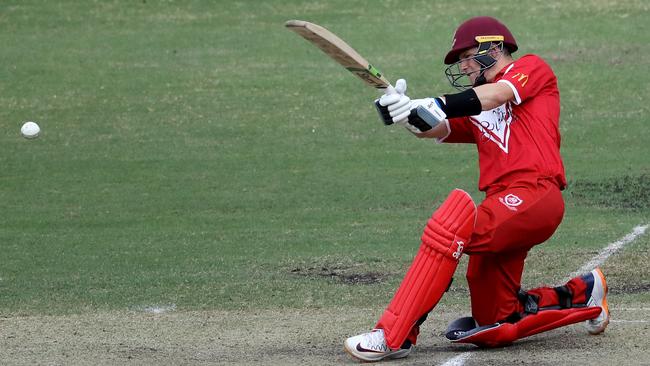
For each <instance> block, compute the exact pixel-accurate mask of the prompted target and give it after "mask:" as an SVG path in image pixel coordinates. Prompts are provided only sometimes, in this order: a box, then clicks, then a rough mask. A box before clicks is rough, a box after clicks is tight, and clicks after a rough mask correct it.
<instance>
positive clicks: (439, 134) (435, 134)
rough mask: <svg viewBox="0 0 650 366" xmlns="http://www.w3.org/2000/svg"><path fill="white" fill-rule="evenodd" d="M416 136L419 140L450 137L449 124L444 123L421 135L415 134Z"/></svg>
mask: <svg viewBox="0 0 650 366" xmlns="http://www.w3.org/2000/svg"><path fill="white" fill-rule="evenodd" d="M414 135H415V136H417V137H419V138H426V139H441V138H443V137H445V136H447V135H449V127H448V126H447V123H445V122H442V123H440V124H438V125H437V126H436V127H434V128H432V129H430V130H428V131H425V132H421V133H414Z"/></svg>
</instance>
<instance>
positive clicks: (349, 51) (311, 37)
mask: <svg viewBox="0 0 650 366" xmlns="http://www.w3.org/2000/svg"><path fill="white" fill-rule="evenodd" d="M285 26H286V27H287V28H289V29H290V30H292V31H294V32H296V33H297V34H298V35H300V36H301V37H303V38H305V39H306V40H308V41H309V42H311V43H312V44H313V45H315V46H316V47H318V48H320V49H321V50H322V51H323V52H324V53H325V54H326V55H328V56H329V57H331V58H332V59H333V60H334V61H336V62H337V63H339V64H340V65H341V66H343V67H345V68H346V69H348V71H350V72H351V73H353V74H354V75H356V76H357V77H359V79H361V80H363V81H364V82H365V83H366V84H368V85H370V86H372V87H374V88H377V89H385V88H387V87H388V86H390V82H389V81H388V80H387V79H386V78H385V77H384V75H382V73H381V72H380V71H379V70H377V68H375V67H374V66H372V65H371V64H370V63H369V62H368V61H367V60H366V59H365V58H364V57H363V56H361V55H360V54H359V53H358V52H357V51H355V50H354V48H352V47H351V46H350V45H349V44H347V43H346V42H345V41H343V40H342V39H341V38H339V37H338V36H337V35H336V34H334V33H332V32H330V31H329V30H327V29H326V28H324V27H321V26H320V25H318V24H314V23H310V22H306V21H304V20H289V21H287V22H286V23H285Z"/></svg>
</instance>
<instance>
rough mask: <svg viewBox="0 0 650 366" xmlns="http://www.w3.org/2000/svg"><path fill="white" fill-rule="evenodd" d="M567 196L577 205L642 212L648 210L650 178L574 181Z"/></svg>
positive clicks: (632, 177)
mask: <svg viewBox="0 0 650 366" xmlns="http://www.w3.org/2000/svg"><path fill="white" fill-rule="evenodd" d="M569 194H570V196H571V198H572V199H574V200H575V201H576V203H578V204H579V205H585V206H598V207H605V208H620V209H632V210H642V209H647V208H650V177H649V176H648V175H647V174H641V175H638V176H634V175H623V176H619V177H613V178H607V179H603V180H586V179H585V180H576V181H574V182H572V183H570V184H569Z"/></svg>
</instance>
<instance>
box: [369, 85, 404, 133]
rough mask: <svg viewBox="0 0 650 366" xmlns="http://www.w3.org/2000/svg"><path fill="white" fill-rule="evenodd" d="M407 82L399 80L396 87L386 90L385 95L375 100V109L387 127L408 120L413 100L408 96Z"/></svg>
mask: <svg viewBox="0 0 650 366" xmlns="http://www.w3.org/2000/svg"><path fill="white" fill-rule="evenodd" d="M405 92H406V80H404V79H399V80H397V82H396V83H395V87H394V88H393V87H391V86H389V87H388V88H386V91H385V93H384V95H382V96H381V98H379V99H376V100H375V107H376V108H377V111H378V112H379V116H380V118H381V119H382V121H383V122H384V124H385V125H391V124H393V123H396V122H400V121H402V120H404V119H406V118H407V117H408V115H409V113H410V109H411V108H410V102H411V98H409V97H408V96H406V95H405V94H404V93H405Z"/></svg>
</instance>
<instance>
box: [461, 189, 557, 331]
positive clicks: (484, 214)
mask: <svg viewBox="0 0 650 366" xmlns="http://www.w3.org/2000/svg"><path fill="white" fill-rule="evenodd" d="M563 215H564V200H563V199H562V194H561V192H560V189H559V188H558V186H557V185H556V184H555V183H554V182H553V181H552V180H550V179H537V180H529V181H525V180H524V181H517V182H515V183H512V184H510V185H508V186H503V187H499V188H497V189H493V190H490V191H488V193H487V196H486V198H485V200H484V201H483V202H482V203H481V204H480V205H479V206H478V212H477V218H476V225H475V229H474V234H473V235H472V238H471V240H470V243H469V244H468V245H467V247H466V248H465V253H467V254H469V264H468V268H467V282H468V284H469V291H470V296H471V304H472V316H473V317H474V319H475V320H476V321H477V322H478V324H479V325H487V324H493V323H495V322H497V321H502V320H504V319H506V318H507V317H508V316H510V315H512V314H513V313H515V312H521V311H522V305H521V303H520V301H519V299H518V297H517V293H518V291H519V289H520V287H521V275H522V272H523V270H524V260H525V259H526V255H527V254H528V251H529V250H530V249H531V248H532V247H533V246H535V245H537V244H540V243H543V242H544V241H546V240H547V239H548V238H550V237H551V235H553V233H554V232H555V229H557V227H558V226H559V225H560V222H561V221H562V217H563ZM539 290H541V292H542V293H545V294H548V296H555V291H553V289H552V288H548V291H544V290H542V289H539ZM535 292H536V293H539V292H540V291H535ZM549 301H550V302H553V299H547V300H546V301H544V302H549ZM555 301H557V298H556V299H555Z"/></svg>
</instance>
